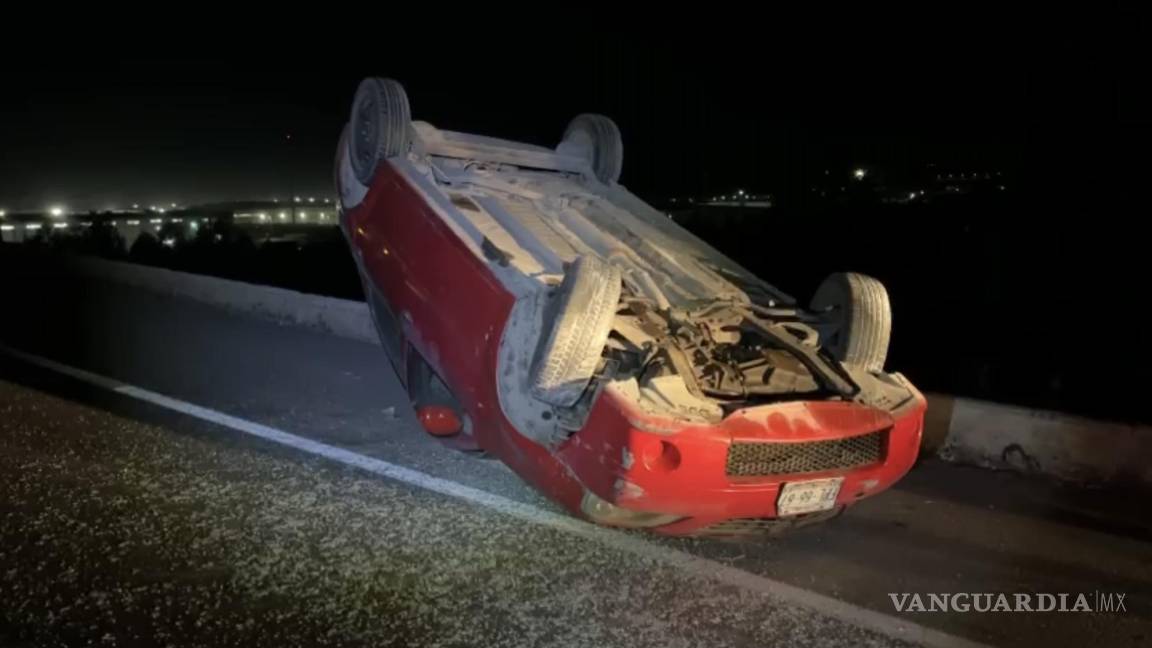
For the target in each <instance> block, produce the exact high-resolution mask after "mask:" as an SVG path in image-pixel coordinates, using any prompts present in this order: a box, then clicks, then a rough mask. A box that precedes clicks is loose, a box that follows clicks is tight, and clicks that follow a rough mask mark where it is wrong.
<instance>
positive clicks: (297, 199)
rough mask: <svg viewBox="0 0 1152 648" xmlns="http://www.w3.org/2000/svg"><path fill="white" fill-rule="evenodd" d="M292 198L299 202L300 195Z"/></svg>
mask: <svg viewBox="0 0 1152 648" xmlns="http://www.w3.org/2000/svg"><path fill="white" fill-rule="evenodd" d="M292 200H295V201H296V202H300V196H296V197H295V198H293V199H292Z"/></svg>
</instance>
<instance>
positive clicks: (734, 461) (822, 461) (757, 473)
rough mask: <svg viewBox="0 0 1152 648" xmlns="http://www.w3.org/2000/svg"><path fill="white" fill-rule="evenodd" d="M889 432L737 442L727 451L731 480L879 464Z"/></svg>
mask: <svg viewBox="0 0 1152 648" xmlns="http://www.w3.org/2000/svg"><path fill="white" fill-rule="evenodd" d="M887 436H888V430H880V431H878V432H872V433H869V434H861V435H858V436H854V437H848V438H847V439H832V440H829V441H803V442H799V443H774V442H752V443H747V442H738V443H733V444H732V446H731V447H730V448H729V450H728V466H727V472H728V475H729V476H731V477H761V476H768V475H795V474H798V473H810V472H820V471H822V470H835V469H838V468H853V467H856V466H867V465H869V464H874V463H880V461H881V460H882V459H883V455H884V445H885V440H886V438H887Z"/></svg>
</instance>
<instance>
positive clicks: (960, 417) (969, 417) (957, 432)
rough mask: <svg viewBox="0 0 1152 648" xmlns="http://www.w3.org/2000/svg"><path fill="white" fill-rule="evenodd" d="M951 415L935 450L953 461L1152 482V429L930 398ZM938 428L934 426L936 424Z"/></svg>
mask: <svg viewBox="0 0 1152 648" xmlns="http://www.w3.org/2000/svg"><path fill="white" fill-rule="evenodd" d="M933 407H936V408H937V409H938V410H941V411H942V412H946V413H947V416H946V417H943V416H938V417H936V418H935V419H932V423H935V424H936V425H937V426H938V425H939V423H940V422H943V421H945V420H946V422H947V428H946V430H945V434H944V435H943V436H942V438H940V437H941V435H939V432H938V431H937V432H936V434H934V435H926V442H929V441H928V436H934V437H937V438H940V441H939V445H938V446H937V447H935V448H932V449H934V450H935V451H936V452H937V454H939V455H940V456H941V457H942V458H944V459H946V460H948V461H954V462H957V463H963V464H970V465H976V466H983V467H988V468H1000V469H1008V470H1014V471H1017V472H1022V473H1031V474H1040V475H1048V476H1051V477H1056V478H1058V479H1061V480H1065V481H1072V482H1085V483H1110V484H1127V485H1140V486H1143V487H1145V488H1146V487H1148V486H1150V485H1152V428H1150V427H1148V426H1141V425H1127V424H1122V423H1112V422H1107V421H1097V420H1093V419H1088V418H1082V417H1079V416H1071V415H1068V414H1060V413H1057V412H1050V411H1045V410H1036V409H1028V408H1024V407H1016V406H1013V405H1001V404H999V403H990V402H987V401H980V400H975V399H970V398H953V397H950V396H931V397H929V409H930V411H931V409H932V408H933ZM930 425H931V423H930Z"/></svg>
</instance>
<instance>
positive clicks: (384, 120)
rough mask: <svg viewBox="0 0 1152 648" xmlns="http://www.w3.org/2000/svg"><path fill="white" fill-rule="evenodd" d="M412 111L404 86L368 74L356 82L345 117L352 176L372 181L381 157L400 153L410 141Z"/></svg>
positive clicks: (385, 157) (369, 182) (384, 158)
mask: <svg viewBox="0 0 1152 648" xmlns="http://www.w3.org/2000/svg"><path fill="white" fill-rule="evenodd" d="M411 126H412V113H411V109H410V108H409V106H408V94H407V93H406V92H404V86H402V85H400V83H399V82H397V81H393V80H392V79H380V78H376V77H371V78H367V79H364V80H363V81H361V82H360V87H358V88H357V89H356V96H355V98H353V100H352V115H351V117H350V119H349V127H350V132H349V139H348V146H349V153H350V154H351V155H350V157H351V160H352V170H353V171H354V172H355V174H356V179H357V180H359V181H360V182H361V183H363V184H365V185H370V184H372V179H373V178H374V177H375V176H376V168H377V166H379V163H380V161H381V160H387V159H388V158H392V157H396V156H398V155H404V154H405V153H407V152H408V148H409V146H410V145H411V143H412V134H411Z"/></svg>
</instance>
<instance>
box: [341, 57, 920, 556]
mask: <svg viewBox="0 0 1152 648" xmlns="http://www.w3.org/2000/svg"><path fill="white" fill-rule="evenodd" d="M622 161H623V147H622V143H621V138H620V132H619V130H618V129H617V127H616V125H615V124H614V123H613V122H612V121H611V120H610V119H608V118H607V117H604V116H601V115H593V114H584V115H579V116H577V117H576V118H575V119H573V120H572V122H571V123H570V124H569V125H568V128H567V130H566V131H565V133H564V136H563V138H562V139H561V140H560V142H559V144H558V146H556V147H555V148H554V149H553V148H545V147H541V146H533V145H528V144H521V143H516V142H510V141H505V140H500V139H495V138H491V137H484V136H478V135H469V134H464V133H458V132H451V131H446V130H440V129H437V128H435V127H434V126H432V125H430V124H427V123H424V122H419V121H412V119H411V115H410V110H409V103H408V98H407V95H406V94H405V92H404V89H403V87H402V86H401V85H400V84H399V83H397V82H396V81H393V80H390V79H378V78H371V79H366V80H364V81H363V82H362V83H361V84H360V87H359V89H358V91H357V93H356V95H355V98H354V100H353V105H352V111H351V117H350V120H349V123H348V125H347V127H346V128H345V131H344V134H343V136H342V137H341V140H340V144H339V146H338V150H337V157H336V170H335V175H336V178H335V180H336V185H337V190H338V194H339V196H340V200H341V219H340V222H341V226H342V228H343V230H344V233H345V235H346V237H347V239H348V242H349V245H350V247H351V249H352V252H353V256H354V257H355V259H356V262H357V265H358V267H359V270H360V273H361V276H362V278H363V282H364V290H365V295H366V298H367V301H368V303H369V305H370V309H371V312H372V316H373V319H374V321H375V324H376V327H377V329H378V331H379V334H380V340H381V343H382V345H383V347H384V348H385V350H386V351H387V354H388V356H389V358H390V360H391V362H392V366H393V368H394V369H395V370H396V373H397V375H398V376H399V377H400V380H401V382H402V383H403V384H404V385H405V387H406V389H407V391H408V394H409V396H410V398H411V401H412V404H413V406H414V407H415V408H416V411H417V415H418V418H419V419H420V421H421V423H422V424H423V426H424V427H425V429H426V430H427V431H428V432H429V433H431V434H434V435H436V436H437V437H439V438H440V439H441V440H442V441H443V442H444V443H446V444H449V445H451V446H452V447H455V448H457V449H460V450H463V451H469V452H483V453H487V454H489V455H492V456H495V457H496V458H498V459H500V460H501V461H503V462H504V463H506V464H507V465H508V466H509V467H511V468H512V470H514V471H515V472H516V473H517V474H519V475H520V476H521V477H522V478H523V479H525V480H526V481H528V482H529V483H531V484H532V485H533V486H535V487H536V488H537V489H539V490H541V491H542V492H544V493H546V494H547V495H548V496H550V497H552V498H553V499H554V500H556V501H557V502H559V503H560V504H562V505H563V506H564V507H566V508H567V509H569V510H570V511H572V512H573V513H575V514H577V515H580V516H582V517H585V518H587V519H589V520H592V521H595V522H597V523H601V524H606V525H612V526H621V527H643V528H650V529H652V530H654V531H656V532H659V533H666V534H674V535H693V534H701V535H740V534H746V533H759V532H774V531H777V530H780V529H783V528H788V527H792V526H796V525H799V524H805V523H809V522H813V521H818V520H822V519H825V518H828V517H831V516H832V515H835V514H836V513H838V512H840V511H842V510H843V509H844V508H845V507H847V506H849V505H851V504H852V503H853V502H855V501H857V500H859V499H861V498H864V497H867V496H870V495H874V494H876V493H878V492H880V491H882V490H884V489H885V488H887V487H888V486H890V485H892V483H893V482H895V481H896V480H897V479H899V478H900V477H901V476H902V475H904V473H905V472H907V471H908V469H909V468H910V467H911V465H912V463H913V461H914V460H915V457H916V454H917V451H918V449H919V445H920V435H921V428H922V425H923V418H924V410H925V399H924V397H923V396H922V395H921V394H920V393H919V392H918V391H917V390H916V389H915V388H914V387H913V386H912V385H911V384H910V383H909V382H908V380H906V379H905V378H904V377H903V376H902V375H901V374H899V373H887V372H885V371H884V361H885V357H886V355H887V349H888V339H889V334H890V330H891V313H890V308H889V303H888V295H887V292H886V291H885V289H884V287H883V286H882V285H881V284H880V283H879V282H878V281H876V280H875V279H872V278H870V277H867V276H863V275H858V274H854V273H841V274H834V275H831V276H830V277H829V278H828V279H827V280H826V281H825V282H824V283H823V284H822V285H821V287H820V288H819V289H818V290H817V292H816V294H815V295H814V296H813V298H812V300H811V301H810V302H809V304H808V305H807V307H804V306H801V305H799V304H798V303H797V301H796V300H794V299H793V298H791V297H789V296H788V295H786V294H784V293H782V292H781V291H779V290H777V289H776V288H774V287H773V286H771V285H770V284H768V283H766V282H764V281H762V280H761V279H759V278H757V277H755V276H753V275H752V274H751V273H749V272H748V271H746V270H745V269H743V268H741V267H740V266H739V265H738V264H736V263H735V262H733V261H732V260H730V259H728V258H727V257H726V256H724V255H723V254H721V253H720V252H718V251H717V250H715V249H713V248H712V247H710V246H709V245H708V244H706V243H704V242H703V241H701V240H700V239H698V238H696V237H695V236H694V235H692V234H691V233H689V232H687V231H686V230H684V229H682V228H681V227H679V226H678V225H677V224H676V223H675V222H673V221H672V220H671V219H670V218H668V217H667V216H665V215H664V214H662V213H660V212H658V211H657V210H655V209H653V208H652V207H650V206H649V205H647V204H646V203H645V202H644V201H642V200H641V199H639V198H637V197H636V196H635V195H633V194H631V193H630V192H629V191H628V190H627V189H625V188H624V187H623V186H621V185H620V184H619V183H618V182H617V181H618V179H619V177H620V171H621V165H622Z"/></svg>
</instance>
